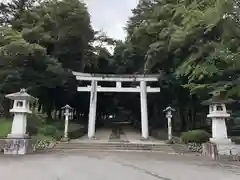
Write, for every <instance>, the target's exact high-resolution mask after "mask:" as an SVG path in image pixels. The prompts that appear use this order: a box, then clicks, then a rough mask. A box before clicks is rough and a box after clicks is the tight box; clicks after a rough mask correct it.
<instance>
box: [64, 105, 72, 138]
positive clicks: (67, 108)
mask: <svg viewBox="0 0 240 180" xmlns="http://www.w3.org/2000/svg"><path fill="white" fill-rule="evenodd" d="M62 109H63V110H64V116H65V127H64V136H63V140H64V141H68V140H69V138H68V125H69V117H70V116H71V111H72V109H73V108H71V107H70V106H69V105H68V104H67V105H66V106H64V107H62Z"/></svg>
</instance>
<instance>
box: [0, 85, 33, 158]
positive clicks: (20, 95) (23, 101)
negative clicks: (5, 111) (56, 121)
mask: <svg viewBox="0 0 240 180" xmlns="http://www.w3.org/2000/svg"><path fill="white" fill-rule="evenodd" d="M6 98H8V99H11V100H13V101H14V102H13V108H12V109H10V112H11V113H13V114H14V116H13V122H12V129H11V133H10V134H9V135H8V137H7V147H6V148H5V150H4V154H18V155H24V154H26V153H27V149H28V143H29V137H28V134H27V133H26V130H27V115H28V114H31V113H32V111H31V110H30V103H31V102H34V101H36V100H37V99H36V98H34V97H33V96H31V95H29V94H28V93H27V92H26V90H25V89H21V90H20V92H17V93H13V94H8V95H6Z"/></svg>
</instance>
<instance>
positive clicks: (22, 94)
mask: <svg viewBox="0 0 240 180" xmlns="http://www.w3.org/2000/svg"><path fill="white" fill-rule="evenodd" d="M5 97H6V98H8V99H11V100H28V101H30V102H34V101H36V100H37V98H35V97H33V96H31V95H30V94H28V93H27V92H26V89H21V90H20V91H19V92H16V93H12V94H7V95H6V96H5Z"/></svg>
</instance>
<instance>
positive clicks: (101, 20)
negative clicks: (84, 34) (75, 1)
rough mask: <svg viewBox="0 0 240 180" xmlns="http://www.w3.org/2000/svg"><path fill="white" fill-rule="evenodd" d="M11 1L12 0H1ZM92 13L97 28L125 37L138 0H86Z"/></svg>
mask: <svg viewBox="0 0 240 180" xmlns="http://www.w3.org/2000/svg"><path fill="white" fill-rule="evenodd" d="M3 1H11V0H0V2H3ZM84 1H85V3H86V4H87V5H88V10H89V12H90V14H91V19H92V25H93V28H94V29H95V30H103V31H104V32H106V33H107V35H108V36H110V37H112V38H117V39H124V37H125V35H124V30H123V27H124V26H125V25H126V22H127V20H128V17H129V16H131V9H133V8H134V7H136V5H137V2H138V0H84Z"/></svg>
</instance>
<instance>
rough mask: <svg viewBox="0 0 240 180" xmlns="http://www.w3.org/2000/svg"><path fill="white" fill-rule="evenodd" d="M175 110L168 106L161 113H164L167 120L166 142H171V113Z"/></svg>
mask: <svg viewBox="0 0 240 180" xmlns="http://www.w3.org/2000/svg"><path fill="white" fill-rule="evenodd" d="M174 111H175V109H173V108H172V107H170V106H168V107H167V108H166V109H165V110H163V112H166V118H167V120H168V140H169V141H171V140H172V117H173V116H172V112H174Z"/></svg>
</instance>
